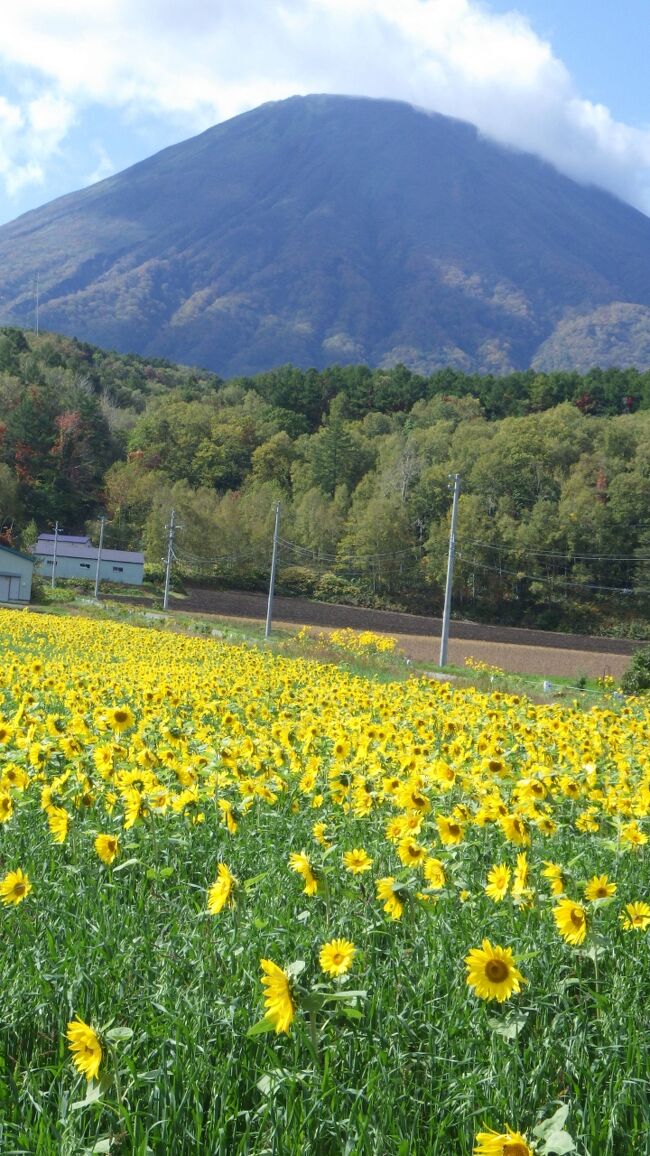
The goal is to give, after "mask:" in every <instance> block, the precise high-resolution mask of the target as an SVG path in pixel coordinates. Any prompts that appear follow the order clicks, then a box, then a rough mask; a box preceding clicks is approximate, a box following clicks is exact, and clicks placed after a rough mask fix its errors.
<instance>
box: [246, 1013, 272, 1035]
mask: <svg viewBox="0 0 650 1156" xmlns="http://www.w3.org/2000/svg"><path fill="white" fill-rule="evenodd" d="M274 1031H275V1028H274V1026H273V1024H272V1023H271V1021H270V1020H267V1019H266V1017H265V1018H264V1019H263V1020H258V1021H257V1023H256V1024H253V1026H252V1028H249V1029H248V1031H247V1032H246V1039H247V1040H252V1039H253V1037H254V1036H262V1035H265V1034H266V1032H274Z"/></svg>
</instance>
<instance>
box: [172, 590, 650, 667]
mask: <svg viewBox="0 0 650 1156" xmlns="http://www.w3.org/2000/svg"><path fill="white" fill-rule="evenodd" d="M179 609H180V607H179ZM182 609H183V610H186V611H189V612H195V613H201V614H215V615H218V616H219V617H220V618H232V619H240V620H244V621H250V620H252V619H254V620H257V621H259V622H264V621H265V618H266V596H265V595H263V594H254V593H244V592H242V593H240V592H238V591H233V590H224V591H216V590H201V589H194V590H192V591H191V592H190V596H189V597H188V598H187V599H185V600H184V601H183V604H182ZM273 620H274V623H276V624H277V625H286V626H295V627H296V629H297V628H298V627H299V626H313V627H317V628H320V629H325V630H326V629H328V628H329V629H336V628H337V627H342V626H350V627H352V628H353V629H354V630H375V631H378V632H379V633H384V634H392V635H394V636H395V637H397V638H398V639H399V644H400V647H401V648H402V650H403V651H404V653H405V654H406V655H407V656H408V657H409V658H412V659H413V660H414V661H417V662H431V663H432V664H433V665H435V664H437V662H438V657H439V649H440V626H441V623H440V619H439V618H426V617H423V616H420V615H416V614H397V613H394V612H391V611H381V610H362V609H360V608H358V607H353V606H334V605H330V604H329V603H325V602H308V601H306V600H305V599H299V598H283V597H278V598H276V599H275V600H274V604H273ZM640 645H641V644H640V643H635V642H630V641H627V640H622V639H610V638H592V637H589V636H587V635H580V634H553V633H550V632H546V631H543V630H521V629H519V628H515V627H507V626H504V627H499V626H483V625H479V624H474V623H471V622H456V621H453V622H452V624H451V631H450V639H449V650H448V661H449V663H450V664H452V665H454V666H462V665H463V663H464V661H465V659H466V658H468V657H471V658H475V659H480V660H481V661H483V662H487V663H489V665H490V666H498V667H500V668H501V670H506V671H509V672H512V673H516V674H539V675H543V676H545V677H548V678H553V677H558V676H561V675H562V676H567V677H569V678H575V679H578V678H579V677H580V676H581V675H587V676H589V677H592V678H593V677H600V676H602V675H605V674H611V675H613V676H614V677H615V678H618V677H620V675H621V674H622V673H623V671H624V670H625V669H626V668H627V666H628V665H629V662H630V656H631V655H632V654H633V653H634V651H635V650H637V649H638V647H639V646H640Z"/></svg>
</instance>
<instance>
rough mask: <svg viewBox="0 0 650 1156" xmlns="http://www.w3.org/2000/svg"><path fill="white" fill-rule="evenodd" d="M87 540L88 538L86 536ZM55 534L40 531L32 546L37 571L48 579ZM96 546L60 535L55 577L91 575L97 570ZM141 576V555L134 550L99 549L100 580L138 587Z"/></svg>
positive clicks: (51, 565) (142, 562) (142, 568)
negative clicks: (36, 540)
mask: <svg viewBox="0 0 650 1156" xmlns="http://www.w3.org/2000/svg"><path fill="white" fill-rule="evenodd" d="M86 541H88V539H86ZM54 545H55V543H54V535H53V534H47V535H46V534H41V535H40V537H39V539H38V542H37V543H36V545H35V546H34V559H35V563H36V567H37V569H38V572H39V574H41V575H42V576H43V577H47V578H51V577H52V569H53V567H54ZM98 554H99V550H98V549H97V547H96V546H91V545H90V544H88V545H86V544H85V543H82V542H79V540H78V539H75V540H72V541H71V540H70V538H69V537H67V536H65V535H63V534H59V535H58V536H57V540H56V568H55V570H54V574H55V577H56V578H90V579H92V580H93V581H94V579H95V574H96V572H97V556H98ZM143 578H144V554H140V553H137V552H136V551H133V550H108V549H102V553H101V559H100V563H99V580H100V582H124V584H125V585H127V586H141V585H142V581H143Z"/></svg>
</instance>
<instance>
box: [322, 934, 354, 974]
mask: <svg viewBox="0 0 650 1156" xmlns="http://www.w3.org/2000/svg"><path fill="white" fill-rule="evenodd" d="M356 954H357V949H356V947H355V946H354V944H353V943H350V941H349V940H348V939H332V940H330V942H329V943H324V944H323V946H322V947H321V949H320V955H319V957H318V958H319V961H320V965H321V969H322V970H323V971H324V972H325V973H326V974H327V975H345V973H346V971H349V970H350V968H351V967H352V961H353V959H354V957H355V955H356Z"/></svg>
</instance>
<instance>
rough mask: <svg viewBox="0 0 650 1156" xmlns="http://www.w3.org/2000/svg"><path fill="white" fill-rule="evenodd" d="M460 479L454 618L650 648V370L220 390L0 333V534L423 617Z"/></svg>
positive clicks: (329, 380) (178, 374) (59, 342)
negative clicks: (100, 549) (271, 582)
mask: <svg viewBox="0 0 650 1156" xmlns="http://www.w3.org/2000/svg"><path fill="white" fill-rule="evenodd" d="M451 472H459V473H460V475H461V477H462V496H461V499H460V506H459V519H458V534H457V561H458V565H457V570H456V585H455V605H456V608H457V610H458V612H460V613H463V614H466V615H467V616H469V617H479V618H483V619H486V620H491V621H502V622H506V621H507V622H514V623H525V624H533V623H535V624H539V625H542V626H547V627H549V628H562V629H584V630H593V631H599V630H602V631H617V632H623V633H629V634H633V635H637V636H644V634H647V633H648V627H647V620H648V608H649V606H650V601H649V595H650V372H647V373H639V372H638V371H636V370H634V369H625V370H611V369H610V370H599V369H594V370H592V371H591V372H589V373H587V374H585V375H579V374H577V373H574V372H556V373H550V374H542V373H537V372H535V371H533V370H530V371H526V372H519V373H513V374H510V375H508V376H505V377H501V378H497V377H492V376H489V375H487V376H485V375H467V374H463V373H461V372H458V371H456V370H451V369H445V370H438V371H436V372H434V373H432V374H431V375H430V376H421V375H418V374H416V373H413V372H411V371H410V370H408V369H405V368H404V367H403V366H397V367H395V368H394V369H390V370H386V369H381V370H371V369H369V368H368V367H367V366H363V365H360V366H343V367H341V366H333V367H331V368H329V369H325V370H321V371H316V370H306V371H305V370H299V369H296V368H294V367H292V366H284V367H281V368H278V369H274V370H272V371H270V372H268V373H264V374H259V375H257V376H255V377H251V378H235V379H231V380H229V381H227V382H224V381H222V380H220V379H219V378H218V377H217V376H215V375H214V374H210V373H207V372H202V371H200V370H196V369H189V368H186V367H179V366H174V365H171V364H170V363H168V362H166V361H162V360H158V361H152V360H146V359H143V358H140V357H136V356H122V355H117V354H113V353H107V352H105V351H103V350H100V349H97V348H95V347H93V346H90V345H87V344H85V343H82V342H78V341H76V340H74V339H69V338H62V337H58V336H55V335H52V334H40V335H38V336H37V335H35V334H34V333H32V332H29V331H22V330H18V329H1V330H0V525H1V527H2V531H3V534H4V540H5V541H10V542H13V543H14V544H15V545H18V546H20V545H23V546H25V545H27V544H29V541H30V540H32V538H33V536H34V533H35V531H36V530H44V529H49V528H51V527H52V526H53V524H54V521H55V520H58V522H59V525H60V527H61V528H62V529H63V530H65V531H67V532H79V531H80V530H83V529H84V528H86V529H88V530H89V531H90V532H91V534H94V533H96V528H97V523H96V520H97V518H98V517H99V516H100V514H105V515H106V516H107V518H108V519H109V522H108V525H107V530H106V539H105V540H106V542H107V543H108V544H111V545H115V546H121V547H124V548H140V547H142V548H144V549H145V551H146V555H147V559H148V561H149V563H150V564H151V565H152V567H154V568H155V567H156V566H157V565H158V566H159V564H160V560H161V557H162V555H163V552H164V542H165V524H166V523H167V521H168V519H169V513H170V510H171V509H172V508H175V510H176V512H177V517H178V521H179V523H180V526H181V529H180V530H179V533H178V536H177V539H176V555H177V572H178V574H179V575H180V576H184V577H185V580H192V579H194V580H195V581H197V582H202V583H207V582H210V583H214V584H226V585H233V586H237V585H244V586H249V587H254V586H256V585H260V586H262V585H263V584H264V582H265V580H266V579H267V576H268V567H269V558H270V549H271V539H272V531H273V517H274V507H275V503H276V502H278V501H279V502H280V503H281V518H282V521H281V539H282V549H281V567H280V587H281V588H282V589H284V590H286V591H291V592H297V593H303V594H306V595H309V596H314V597H319V598H325V599H340V600H344V601H352V602H356V603H358V604H370V605H378V606H382V605H384V606H389V605H390V606H399V607H401V608H405V609H410V610H414V611H425V612H436V611H439V609H440V606H441V602H442V585H443V583H444V573H445V566H446V553H447V540H448V533H449V512H450V506H451V492H450V486H449V474H450V473H451Z"/></svg>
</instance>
